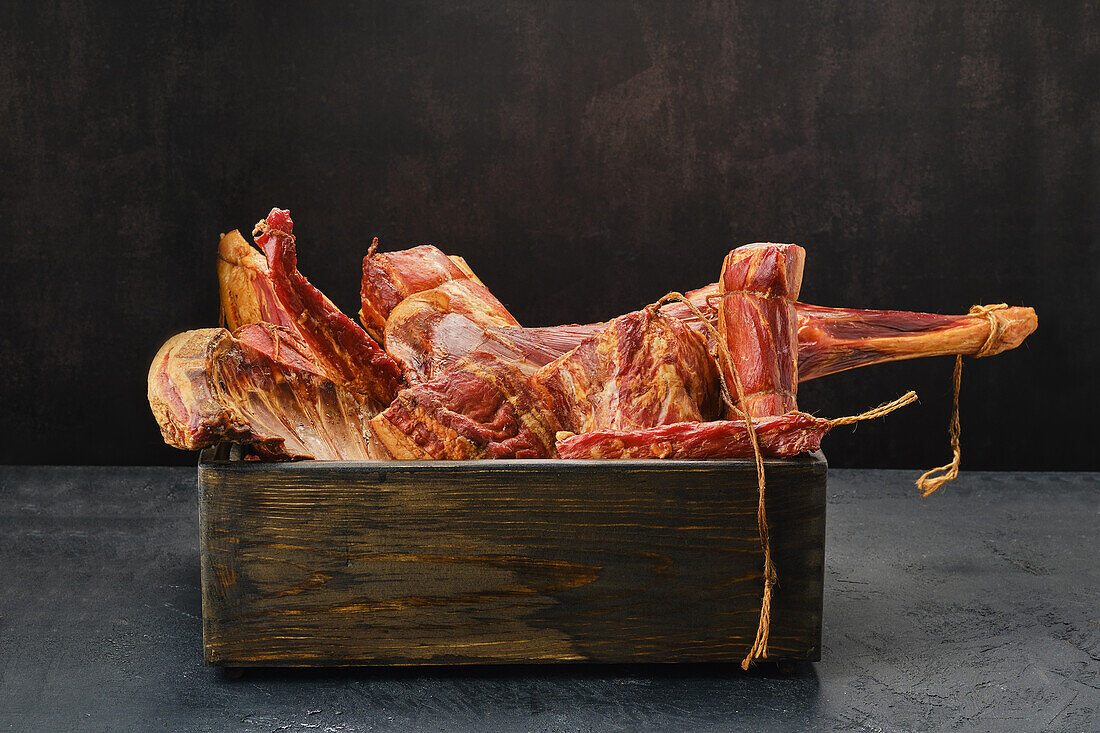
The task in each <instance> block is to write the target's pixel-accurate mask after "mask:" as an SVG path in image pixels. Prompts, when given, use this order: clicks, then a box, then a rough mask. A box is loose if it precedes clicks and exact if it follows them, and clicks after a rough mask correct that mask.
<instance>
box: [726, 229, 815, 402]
mask: <svg viewBox="0 0 1100 733" xmlns="http://www.w3.org/2000/svg"><path fill="white" fill-rule="evenodd" d="M805 260H806V250H804V249H802V248H801V247H799V246H798V245H796V244H770V243H768V244H748V245H745V246H744V247H738V248H737V249H735V250H733V251H732V252H730V253H729V254H728V255H726V259H725V261H724V262H723V263H722V278H721V279H720V280H719V283H718V285H719V294H720V296H721V299H720V300H719V302H718V333H719V334H720V335H721V337H722V339H723V340H724V341H725V344H726V348H727V349H728V350H729V354H730V357H731V358H732V360H733V364H734V367H735V368H736V369H737V373H738V375H739V376H740V378H741V385H742V386H743V387H744V400H743V402H742V403H741V404H739V405H738V407H739V408H741V409H742V410H744V411H745V412H746V413H747V414H748V415H750V416H752V417H763V416H765V415H782V414H783V413H785V412H792V411H794V410H796V409H797V404H796V402H795V392H796V391H797V389H798V330H797V318H796V315H795V301H796V300H797V299H798V291H799V289H801V287H802V267H803V264H804V263H805ZM719 366H720V368H722V369H723V371H724V372H726V365H725V364H724V363H723V362H720V363H719ZM725 377H726V384H727V386H729V387H730V389H731V390H732V389H733V383H734V382H733V377H732V375H731V374H729V373H728V372H726V373H725ZM730 417H732V415H731V416H730Z"/></svg>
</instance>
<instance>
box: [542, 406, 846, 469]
mask: <svg viewBox="0 0 1100 733" xmlns="http://www.w3.org/2000/svg"><path fill="white" fill-rule="evenodd" d="M752 424H753V427H754V428H755V429H756V439H757V441H758V442H759V445H760V452H761V454H762V455H764V456H766V457H768V458H790V457H792V456H796V455H798V454H799V453H806V452H808V451H811V452H812V451H815V450H817V449H818V448H820V447H821V439H822V438H823V437H825V433H827V432H829V428H830V427H831V426H832V423H831V422H830V421H828V420H823V419H821V418H817V417H814V416H813V415H807V414H806V413H804V412H788V413H787V414H785V415H775V416H772V417H762V418H758V419H755V420H753V421H752ZM557 449H558V457H559V458H670V459H675V458H680V459H695V460H720V459H728V458H753V451H752V443H751V442H750V439H749V433H748V429H747V428H746V427H745V422H744V421H743V420H717V421H714V422H681V423H673V424H671V425H659V426H657V427H654V428H645V429H641V430H594V431H592V432H589V433H582V434H580V435H574V434H573V433H569V432H562V433H560V434H559V435H558V441H557Z"/></svg>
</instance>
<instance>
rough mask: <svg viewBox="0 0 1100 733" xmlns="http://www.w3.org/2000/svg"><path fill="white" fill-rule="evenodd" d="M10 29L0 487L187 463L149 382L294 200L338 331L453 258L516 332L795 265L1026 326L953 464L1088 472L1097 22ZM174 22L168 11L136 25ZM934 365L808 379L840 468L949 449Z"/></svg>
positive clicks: (530, 8)
mask: <svg viewBox="0 0 1100 733" xmlns="http://www.w3.org/2000/svg"><path fill="white" fill-rule="evenodd" d="M267 5H268V4H267V3H236V4H234V3H193V2H172V3H146V2H139V1H137V0H132V1H129V2H118V3H86V4H82V3H74V2H16V3H7V4H5V6H4V8H3V9H2V10H0V111H2V114H0V169H2V172H3V176H2V178H0V236H2V241H3V243H4V248H3V251H4V262H3V266H2V267H0V293H2V296H0V297H2V298H3V309H2V312H3V322H2V326H3V328H2V329H0V362H2V363H0V367H2V368H0V428H2V430H3V441H2V442H0V451H2V452H0V460H3V461H5V462H29V463H53V462H56V463H188V462H192V461H194V460H195V457H194V456H192V455H188V454H185V453H182V452H178V451H174V450H172V449H169V448H167V447H165V446H164V445H163V444H162V443H161V441H160V436H159V434H158V432H157V429H156V426H155V424H154V422H153V420H152V418H151V416H150V414H149V411H148V408H147V405H146V402H145V373H146V369H147V366H148V363H149V361H150V359H151V358H152V356H153V354H154V353H155V351H156V349H157V348H158V347H159V346H160V344H161V342H162V341H163V340H164V339H165V338H166V337H168V336H170V335H171V334H173V333H175V332H177V331H181V330H184V329H189V328H196V327H201V326H210V325H214V324H216V323H217V289H216V282H215V275H214V262H215V244H216V241H217V236H218V234H219V232H222V231H225V230H227V229H232V228H241V229H244V228H246V227H249V226H251V224H252V223H253V222H255V221H256V220H257V219H259V218H260V217H262V216H263V215H264V214H265V213H266V212H267V210H268V209H269V208H270V207H271V206H272V205H273V204H278V205H280V206H284V207H289V208H290V209H291V210H292V211H293V213H294V218H295V222H296V224H297V226H296V231H297V233H298V234H299V247H300V259H299V262H300V266H301V269H302V271H303V272H305V273H306V275H307V276H308V277H310V278H311V280H312V281H313V282H314V283H315V284H316V285H318V286H319V287H320V288H321V289H322V290H323V291H325V292H326V293H328V294H329V295H330V296H331V297H332V298H333V299H334V300H335V301H336V303H337V304H338V305H340V306H341V307H343V308H344V309H345V310H346V311H348V312H354V311H355V310H356V309H357V289H358V278H359V263H360V258H361V257H362V254H363V252H364V250H365V249H366V245H367V243H368V242H369V241H370V237H371V236H372V235H374V234H378V235H379V236H380V237H381V239H382V244H383V247H384V248H387V249H396V248H403V247H407V246H410V245H413V244H417V243H423V242H431V243H435V244H437V245H439V246H440V247H442V248H443V249H444V250H446V251H448V252H451V253H459V254H462V255H464V256H465V257H466V258H467V259H468V260H469V262H470V263H471V264H472V265H473V267H474V268H475V269H476V271H477V272H478V273H479V274H480V275H481V277H482V279H483V280H484V281H485V282H486V283H487V284H488V285H489V286H490V288H491V289H492V290H493V291H494V292H495V293H496V294H497V295H498V296H499V297H500V298H501V300H503V301H504V302H505V303H506V304H507V305H508V306H509V307H510V308H511V309H512V311H513V312H514V313H515V314H516V316H517V317H518V318H519V319H520V320H521V322H523V323H526V324H529V325H545V324H553V323H559V322H567V321H589V320H595V319H605V318H608V317H610V316H614V315H616V314H618V313H621V312H624V311H627V310H631V309H634V308H637V307H640V306H641V305H643V304H644V303H646V302H648V301H651V300H653V299H655V298H656V297H657V296H659V295H661V294H663V293H665V292H666V291H668V290H671V289H688V288H692V287H695V286H699V285H702V284H704V283H706V282H710V281H713V280H714V279H715V278H716V276H717V273H718V268H719V265H720V263H721V260H722V256H723V255H724V254H725V252H726V251H727V250H729V249H730V248H731V247H733V246H735V245H738V244H742V243H745V242H752V241H759V240H772V241H793V242H799V243H801V244H803V245H805V246H806V248H807V250H808V261H807V269H806V277H805V285H804V288H803V299H804V300H807V301H810V302H814V303H821V304H826V305H850V306H859V307H891V308H900V309H911V310H930V311H941V312H963V311H965V310H966V309H967V308H968V307H969V306H970V305H971V304H973V303H990V302H998V301H1002V300H1006V301H1008V302H1010V303H1014V304H1026V305H1033V306H1035V307H1036V308H1037V309H1038V311H1039V314H1040V329H1039V331H1038V332H1037V333H1036V334H1035V335H1034V336H1033V337H1032V338H1031V339H1030V340H1029V342H1028V344H1027V345H1026V346H1025V347H1024V348H1022V349H1019V350H1017V351H1014V352H1010V353H1008V354H1005V355H1002V356H999V357H996V358H994V359H985V360H980V361H969V362H968V365H967V368H966V372H965V377H964V382H963V415H962V422H963V446H964V467H965V468H1003V469H1097V468H1100V462H1098V459H1097V452H1096V450H1095V449H1094V448H1093V443H1094V442H1095V437H1096V433H1097V430H1096V428H1095V426H1094V424H1093V422H1094V421H1092V420H1089V421H1086V420H1085V417H1084V413H1085V412H1086V411H1095V408H1096V407H1097V406H1098V404H1100V400H1098V399H1097V398H1098V396H1100V395H1098V390H1097V387H1096V382H1095V381H1094V379H1093V375H1094V374H1095V373H1096V371H1097V368H1098V367H1100V351H1098V347H1097V343H1098V342H1097V336H1096V334H1097V326H1096V322H1095V319H1094V315H1093V314H1094V310H1095V302H1096V296H1097V294H1098V291H1100V288H1098V285H1100V254H1098V236H1097V234H1098V230H1097V210H1098V208H1100V206H1098V198H1100V188H1098V167H1100V165H1098V160H1097V129H1098V120H1100V103H1098V94H1097V89H1098V83H1097V69H1098V68H1100V56H1098V47H1100V33H1098V32H1097V29H1098V27H1100V12H1098V8H1097V6H1096V5H1095V4H1091V3H1079V4H1078V3H1033V2H1023V1H1021V2H965V3H961V2H955V1H953V0H944V1H943V2H929V3H912V2H887V3H840V2H824V1H823V2H810V3H798V4H794V3H791V4H788V3H775V2H753V3H739V2H732V1H731V0H723V1H722V2H713V3H707V2H669V3H657V2H640V1H639V2H598V3H582V2H555V1H545V2H538V3H525V2H510V1H501V0H487V1H485V2H435V1H433V2H406V3H382V2H352V3H329V4H322V5H319V6H316V7H310V8H306V7H303V6H300V5H299V4H290V3H287V4H272V5H273V7H266V6H267ZM155 6H160V7H155ZM950 373H951V360H950V359H939V360H925V361H914V362H908V363H905V364H896V365H886V366H882V367H876V368H873V369H865V370H862V371H858V372H849V373H847V374H841V375H836V376H833V377H829V378H827V379H823V380H820V381H819V382H813V383H809V384H807V385H804V389H803V390H802V392H801V393H800V395H799V402H800V404H801V405H802V406H803V408H804V409H807V410H810V411H815V412H817V413H818V414H822V415H840V414H851V413H853V412H857V411H859V410H861V409H864V408H866V407H869V406H871V405H874V404H877V403H878V402H881V401H884V400H887V399H890V398H893V397H895V396H897V395H898V394H900V393H901V392H902V391H903V390H905V389H907V388H910V387H912V388H915V389H917V390H918V391H919V392H920V394H921V396H922V400H921V404H920V405H919V406H917V407H910V408H907V409H906V410H904V411H902V412H900V413H897V414H896V415H894V416H891V417H890V418H888V419H887V420H884V421H878V422H875V423H872V424H864V425H861V426H860V427H859V429H858V430H857V431H853V430H852V429H850V428H846V429H842V430H838V431H837V432H836V434H834V435H832V436H830V437H829V438H828V441H827V452H828V453H829V456H830V459H831V461H832V463H833V464H834V465H841V466H897V467H918V466H931V465H935V464H938V463H941V462H943V460H944V459H945V458H946V457H947V453H948V449H947V442H946V434H945V427H946V423H947V417H948V408H949V380H950Z"/></svg>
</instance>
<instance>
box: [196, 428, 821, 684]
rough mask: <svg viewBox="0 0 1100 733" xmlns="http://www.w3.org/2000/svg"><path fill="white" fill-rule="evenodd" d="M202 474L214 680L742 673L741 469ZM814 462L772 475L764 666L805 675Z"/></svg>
mask: <svg viewBox="0 0 1100 733" xmlns="http://www.w3.org/2000/svg"><path fill="white" fill-rule="evenodd" d="M229 453H230V452H229V451H227V450H225V449H224V448H223V449H222V450H221V451H220V452H215V451H214V450H213V449H211V450H208V451H205V452H204V453H203V455H202V457H201V459H200V462H199V497H200V505H199V506H200V523H201V553H202V611H203V642H204V647H205V656H206V660H207V662H209V663H212V664H220V665H226V666H233V667H243V666H291V665H293V666H313V665H317V666H321V665H360V664H372V665H373V664H471V663H476V664H480V663H500V662H578V661H587V662H687V661H691V662H697V661H723V662H740V661H741V659H743V658H744V656H745V654H746V653H747V651H748V649H749V647H750V646H751V644H752V640H753V638H754V637H755V634H756V628H757V623H758V618H759V612H760V598H761V592H762V567H763V555H762V552H761V549H760V541H759V538H758V535H757V526H756V506H757V489H756V474H755V470H754V467H753V464H752V463H751V462H748V461H641V460H631V461H627V460H615V461H612V460H608V461H581V460H509V461H391V462H378V461H326V462H301V463H258V462H253V461H242V460H234V459H233V458H232V457H231V456H230V455H229ZM826 469H827V464H826V462H825V459H824V456H822V455H821V454H820V453H816V454H814V455H812V456H807V457H804V458H801V459H798V460H791V461H768V462H767V468H766V476H767V487H768V488H767V492H768V493H767V496H768V501H767V513H768V521H769V525H770V527H771V538H772V539H771V541H772V552H773V556H774V558H775V563H776V567H777V570H778V573H779V585H778V587H777V588H776V591H775V596H774V600H773V605H772V613H771V640H770V646H769V651H770V653H769V659H777V658H778V659H784V658H785V659H806V660H816V659H818V658H819V655H820V649H821V643H820V639H821V599H822V584H823V571H824V559H825V479H826Z"/></svg>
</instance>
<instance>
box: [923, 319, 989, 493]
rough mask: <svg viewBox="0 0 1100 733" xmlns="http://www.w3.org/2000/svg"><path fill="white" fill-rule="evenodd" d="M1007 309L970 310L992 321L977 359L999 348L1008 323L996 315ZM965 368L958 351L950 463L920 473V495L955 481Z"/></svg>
mask: <svg viewBox="0 0 1100 733" xmlns="http://www.w3.org/2000/svg"><path fill="white" fill-rule="evenodd" d="M1006 308H1008V303H997V304H996V305H976V306H973V307H972V308H971V309H970V312H969V313H968V315H971V316H984V317H985V318H986V319H987V320H988V321H989V335H988V336H987V337H986V339H985V343H983V344H982V347H981V348H980V349H978V351H977V353H975V354H974V357H975V358H978V359H980V358H981V357H983V356H989V354H990V352H991V351H993V349H994V348H996V346H997V344H998V342H999V341H1000V339H1001V335H1002V334H1003V333H1004V329H1005V324H1004V322H1003V321H1001V320H1000V319H999V318H997V317H996V316H995V315H993V314H994V313H996V312H997V311H1000V310H1005V309H1006ZM962 370H963V358H962V354H957V355H956V356H955V373H954V376H953V378H952V382H953V384H954V397H953V400H952V405H951V422H950V423H949V424H948V426H947V434H948V435H949V436H950V437H951V462H950V463H945V464H944V465H942V466H937V467H936V468H933V469H930V470H928V471H925V472H924V473H923V474H921V477H920V478H919V479H917V488H918V489H920V492H921V497H926V496H930V495H931V494H932V493H933V492H935V491H936V489H938V488H940V487H941V486H943V485H944V484H946V483H947V482H948V481H954V480H955V479H956V478H957V477H958V475H959V463H960V461H962V449H961V448H960V447H959V436H960V434H961V433H962V428H961V426H960V425H959V390H960V388H961V387H962ZM937 474H939V475H937Z"/></svg>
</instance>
